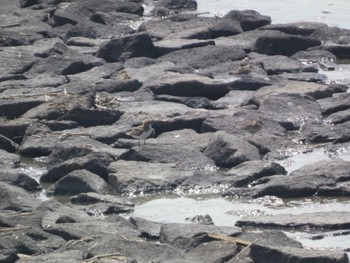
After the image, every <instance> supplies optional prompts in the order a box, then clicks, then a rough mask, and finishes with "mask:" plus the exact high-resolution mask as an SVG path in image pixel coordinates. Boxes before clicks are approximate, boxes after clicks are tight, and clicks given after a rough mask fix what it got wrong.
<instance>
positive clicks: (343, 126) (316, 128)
mask: <svg viewBox="0 0 350 263" xmlns="http://www.w3.org/2000/svg"><path fill="white" fill-rule="evenodd" d="M349 125H350V123H349V122H344V123H340V124H336V125H332V124H331V123H328V124H327V123H326V124H324V125H320V124H319V123H318V124H317V123H316V124H315V123H313V122H311V123H306V125H305V126H304V127H303V129H302V137H301V140H302V141H306V142H312V143H325V142H333V143H344V142H348V141H349V139H350V137H349V132H348V129H349V127H350V126H349Z"/></svg>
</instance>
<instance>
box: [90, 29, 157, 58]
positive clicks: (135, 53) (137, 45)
mask: <svg viewBox="0 0 350 263" xmlns="http://www.w3.org/2000/svg"><path fill="white" fill-rule="evenodd" d="M155 52H156V51H155V48H154V45H153V42H152V40H151V38H150V37H149V35H148V34H146V33H138V34H134V35H128V36H123V37H119V38H115V39H112V40H108V41H106V42H104V43H103V44H102V45H101V46H100V48H99V49H98V51H97V53H96V56H97V57H99V58H103V59H104V60H106V61H108V62H117V61H125V60H127V59H129V58H133V57H150V58H153V57H155Z"/></svg>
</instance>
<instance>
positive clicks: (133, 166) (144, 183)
mask: <svg viewBox="0 0 350 263" xmlns="http://www.w3.org/2000/svg"><path fill="white" fill-rule="evenodd" d="M108 171H109V175H108V180H109V183H110V184H111V185H112V187H113V188H114V190H116V191H117V192H118V193H122V194H128V195H130V194H136V195H138V194H145V193H152V192H153V193H157V192H166V191H172V190H174V189H175V188H176V186H177V185H178V184H180V183H181V182H182V181H183V180H185V178H187V177H190V176H193V175H194V174H195V171H194V170H190V169H189V170H183V169H181V168H177V167H176V163H173V164H169V163H167V164H166V163H148V162H139V161H123V160H119V161H117V162H112V163H111V164H110V166H109V167H108Z"/></svg>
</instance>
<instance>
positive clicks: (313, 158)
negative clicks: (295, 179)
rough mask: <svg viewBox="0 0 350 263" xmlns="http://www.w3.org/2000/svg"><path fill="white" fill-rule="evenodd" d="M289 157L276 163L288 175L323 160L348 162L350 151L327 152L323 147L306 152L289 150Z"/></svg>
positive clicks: (344, 149)
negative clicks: (335, 159)
mask: <svg viewBox="0 0 350 263" xmlns="http://www.w3.org/2000/svg"><path fill="white" fill-rule="evenodd" d="M290 155H291V157H289V158H287V159H284V160H282V161H276V162H277V163H279V164H280V165H282V166H283V167H284V168H285V169H286V170H287V172H288V174H289V173H291V172H292V171H294V170H297V169H299V168H300V167H302V166H304V165H307V164H312V163H316V162H319V161H323V160H329V159H334V158H339V159H342V160H344V161H350V149H348V148H341V149H338V150H337V151H336V152H329V151H327V150H326V149H325V148H324V147H320V148H314V149H312V150H309V151H306V152H300V151H297V150H293V149H291V151H290Z"/></svg>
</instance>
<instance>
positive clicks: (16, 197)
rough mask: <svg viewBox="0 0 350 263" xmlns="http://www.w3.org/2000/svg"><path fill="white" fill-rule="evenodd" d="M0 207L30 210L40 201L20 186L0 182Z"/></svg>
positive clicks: (20, 210) (3, 208) (23, 210)
mask: <svg viewBox="0 0 350 263" xmlns="http://www.w3.org/2000/svg"><path fill="white" fill-rule="evenodd" d="M0 197H1V198H0V200H1V201H0V207H1V209H2V210H13V211H19V212H31V211H33V209H34V208H35V207H37V206H38V205H39V203H40V201H39V200H38V199H37V198H35V197H34V196H32V195H30V194H29V193H28V192H27V191H25V190H24V189H22V188H19V187H16V186H11V185H9V184H6V183H3V182H0Z"/></svg>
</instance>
